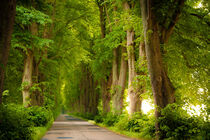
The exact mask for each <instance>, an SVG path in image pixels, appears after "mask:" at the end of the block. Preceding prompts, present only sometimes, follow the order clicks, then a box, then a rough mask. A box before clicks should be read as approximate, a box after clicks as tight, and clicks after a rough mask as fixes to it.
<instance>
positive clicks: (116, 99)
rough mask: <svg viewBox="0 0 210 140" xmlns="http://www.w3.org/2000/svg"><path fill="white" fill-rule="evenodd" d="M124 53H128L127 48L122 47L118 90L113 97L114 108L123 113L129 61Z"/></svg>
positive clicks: (116, 112)
mask: <svg viewBox="0 0 210 140" xmlns="http://www.w3.org/2000/svg"><path fill="white" fill-rule="evenodd" d="M124 53H126V48H124V47H121V62H120V74H119V79H118V81H117V85H116V92H115V93H113V97H112V102H113V110H114V113H115V114H121V112H122V108H123V94H124V90H125V85H126V76H127V69H128V63H127V61H126V60H125V56H124Z"/></svg>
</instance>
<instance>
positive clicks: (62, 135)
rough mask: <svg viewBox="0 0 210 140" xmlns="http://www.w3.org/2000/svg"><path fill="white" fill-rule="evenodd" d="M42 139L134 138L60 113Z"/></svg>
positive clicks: (112, 139)
mask: <svg viewBox="0 0 210 140" xmlns="http://www.w3.org/2000/svg"><path fill="white" fill-rule="evenodd" d="M42 140H134V139H132V138H127V137H124V136H120V135H118V134H115V133H113V132H111V131H108V130H106V129H104V128H101V127H99V126H96V125H93V124H91V123H89V122H87V121H84V120H81V119H77V118H74V117H72V116H69V115H66V114H62V115H60V116H59V117H58V118H57V119H56V120H55V122H54V123H53V126H52V127H51V129H50V130H49V131H48V132H47V133H46V135H45V136H44V137H43V138H42Z"/></svg>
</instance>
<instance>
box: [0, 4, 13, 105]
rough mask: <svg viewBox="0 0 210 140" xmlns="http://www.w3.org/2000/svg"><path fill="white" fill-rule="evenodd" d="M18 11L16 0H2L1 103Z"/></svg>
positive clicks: (0, 18) (0, 26) (0, 8)
mask: <svg viewBox="0 0 210 140" xmlns="http://www.w3.org/2000/svg"><path fill="white" fill-rule="evenodd" d="M15 13H16V0H2V1H1V4H0V104H1V103H2V93H3V90H4V89H3V86H4V73H5V69H6V66H7V61H8V57H9V50H10V43H11V36H12V32H13V25H14V19H15Z"/></svg>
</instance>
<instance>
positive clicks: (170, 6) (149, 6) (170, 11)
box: [140, 0, 184, 137]
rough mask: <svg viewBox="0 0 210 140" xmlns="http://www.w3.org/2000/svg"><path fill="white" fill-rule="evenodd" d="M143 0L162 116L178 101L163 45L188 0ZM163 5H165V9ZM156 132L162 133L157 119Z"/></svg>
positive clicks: (149, 57)
mask: <svg viewBox="0 0 210 140" xmlns="http://www.w3.org/2000/svg"><path fill="white" fill-rule="evenodd" d="M140 3H141V14H142V21H143V26H144V38H145V45H146V56H147V61H148V69H149V74H150V78H151V85H152V91H153V96H154V102H155V105H156V111H155V116H156V118H159V117H160V116H161V113H160V110H161V109H162V108H165V107H166V106H167V105H168V104H170V103H174V102H175V96H174V92H175V89H174V87H173V85H172V83H171V81H170V79H169V77H168V74H167V67H166V65H164V63H163V60H162V52H161V45H164V44H165V43H167V41H168V39H169V37H170V36H171V34H172V32H173V29H174V27H175V24H176V23H177V21H178V19H179V16H180V14H181V9H182V7H183V5H184V0H173V1H170V2H169V1H164V0H162V1H158V2H157V1H154V0H148V1H146V0H140ZM160 9H164V11H161V10H160ZM161 12H163V13H161ZM166 13H167V14H166ZM156 132H157V137H159V136H160V134H159V124H158V122H157V123H156Z"/></svg>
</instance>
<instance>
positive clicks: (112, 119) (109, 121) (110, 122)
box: [103, 113, 119, 126]
mask: <svg viewBox="0 0 210 140" xmlns="http://www.w3.org/2000/svg"><path fill="white" fill-rule="evenodd" d="M118 119H119V118H118V115H114V114H113V113H108V114H107V115H106V116H104V118H103V124H105V125H106V126H114V124H115V123H117V122H118Z"/></svg>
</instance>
